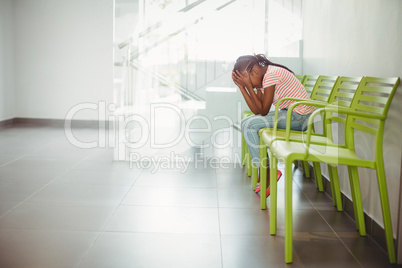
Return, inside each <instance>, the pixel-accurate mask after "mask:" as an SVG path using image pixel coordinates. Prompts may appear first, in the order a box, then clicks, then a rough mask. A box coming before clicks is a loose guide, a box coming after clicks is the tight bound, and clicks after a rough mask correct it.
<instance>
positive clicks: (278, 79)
mask: <svg viewBox="0 0 402 268" xmlns="http://www.w3.org/2000/svg"><path fill="white" fill-rule="evenodd" d="M272 85H276V86H275V95H274V100H273V102H272V104H273V105H276V103H277V102H278V100H280V99H283V98H299V99H305V100H309V99H310V98H309V96H308V93H307V91H306V89H305V88H304V87H303V85H302V84H301V83H300V81H299V80H298V79H297V78H296V76H295V75H294V74H292V73H291V72H289V71H288V70H286V69H284V68H281V67H278V66H273V65H270V66H268V68H267V72H266V73H265V75H264V78H263V81H262V87H263V88H266V87H269V86H272ZM292 103H295V101H290V100H287V101H283V102H281V104H280V105H279V109H285V108H288V107H289V106H290V105H291V104H292ZM313 110H314V107H312V106H308V105H298V106H296V108H295V109H294V111H295V112H296V113H298V114H311V113H312V112H313Z"/></svg>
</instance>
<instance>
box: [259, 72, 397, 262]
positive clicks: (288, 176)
mask: <svg viewBox="0 0 402 268" xmlns="http://www.w3.org/2000/svg"><path fill="white" fill-rule="evenodd" d="M399 81H400V79H399V77H397V78H375V77H364V78H363V79H362V81H361V82H360V84H359V86H358V88H357V90H356V93H355V96H354V97H353V100H352V103H351V106H350V108H345V107H341V106H337V105H328V106H326V107H324V108H320V109H318V110H316V111H315V112H313V114H312V115H311V117H310V118H309V122H308V123H309V125H308V130H307V138H306V141H305V142H304V141H303V142H298V141H291V140H290V131H288V129H287V131H286V140H275V141H274V142H272V144H271V152H272V156H273V157H272V158H271V159H270V163H271V164H272V165H271V170H273V172H276V169H277V166H276V164H277V161H278V160H277V159H281V161H283V162H284V164H285V262H286V263H291V262H292V259H293V257H292V255H293V217H292V163H293V162H294V161H295V160H303V161H313V162H322V163H327V164H331V165H346V166H348V173H349V180H350V187H351V192H352V198H353V206H354V212H355V217H356V225H357V229H358V230H359V233H360V235H361V236H365V235H366V229H365V225H364V214H363V204H362V200H361V193H360V182H359V176H358V170H357V168H358V167H365V168H371V169H375V170H376V172H377V180H378V186H379V193H380V201H381V208H382V216H383V221H384V231H385V239H386V244H387V249H388V257H389V262H390V263H395V262H396V254H395V245H394V240H393V231H392V222H391V213H390V209H389V200H388V191H387V185H386V178H385V170H384V160H383V146H382V145H383V134H384V124H385V120H386V118H387V113H388V110H389V107H390V105H391V101H392V98H393V96H394V95H395V92H396V89H397V87H398V85H399ZM291 111H292V110H291V109H290V108H289V111H288V112H289V113H291ZM321 113H325V114H326V120H329V119H331V118H332V117H335V118H336V117H339V118H341V119H342V120H344V121H345V132H344V135H345V144H344V145H341V146H335V145H333V144H332V145H321V144H313V143H312V142H311V138H312V125H313V120H314V117H315V116H316V115H318V114H321ZM341 114H342V115H346V117H345V118H342V117H340V116H339V115H341ZM327 122H328V121H327ZM327 122H325V123H327ZM288 126H290V120H288V122H287V127H288ZM355 130H359V131H362V132H366V133H367V134H371V135H374V137H375V160H367V159H364V158H361V157H359V156H358V155H357V154H356V152H355V139H354V132H355ZM263 161H267V160H266V158H265V159H263ZM274 191H275V193H273V192H274ZM276 191H277V183H276V181H275V180H272V182H271V195H272V196H271V200H272V198H276V195H277V193H276ZM276 216H277V215H276V207H273V203H272V202H271V211H270V222H271V229H270V230H271V234H272V235H274V234H275V233H276ZM272 225H273V226H274V227H275V228H274V229H273V228H272Z"/></svg>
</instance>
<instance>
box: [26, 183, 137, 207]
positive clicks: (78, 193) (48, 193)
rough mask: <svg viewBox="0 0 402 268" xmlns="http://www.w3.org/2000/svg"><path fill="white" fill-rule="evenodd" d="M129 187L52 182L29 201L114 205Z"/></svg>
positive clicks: (120, 199) (121, 198)
mask: <svg viewBox="0 0 402 268" xmlns="http://www.w3.org/2000/svg"><path fill="white" fill-rule="evenodd" d="M129 189H130V186H106V185H73V184H50V185H48V186H46V187H44V188H43V189H41V190H40V191H39V192H38V193H36V194H35V195H33V196H32V197H30V198H29V199H28V200H27V202H32V203H55V204H57V203H62V204H74V205H83V206H114V205H118V204H119V203H120V202H121V201H122V200H123V198H124V196H125V195H126V194H127V192H128V190H129Z"/></svg>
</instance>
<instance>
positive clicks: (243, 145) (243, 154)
mask: <svg viewBox="0 0 402 268" xmlns="http://www.w3.org/2000/svg"><path fill="white" fill-rule="evenodd" d="M246 146H247V145H246V139H245V138H244V135H243V133H242V134H241V164H242V165H243V166H244V165H245V164H246Z"/></svg>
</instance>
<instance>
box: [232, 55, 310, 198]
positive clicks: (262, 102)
mask: <svg viewBox="0 0 402 268" xmlns="http://www.w3.org/2000/svg"><path fill="white" fill-rule="evenodd" d="M232 79H233V82H234V83H235V84H236V85H237V86H238V87H239V89H240V92H241V93H242V94H243V97H244V99H245V101H246V103H247V105H248V107H249V108H250V110H251V111H252V112H253V113H254V115H253V116H250V117H246V118H244V119H243V120H242V121H241V128H242V131H243V135H244V138H245V140H246V143H247V146H248V149H249V151H250V155H251V161H252V163H253V164H255V165H256V166H257V167H259V166H260V158H259V155H260V153H259V148H260V138H259V136H258V131H259V130H260V129H262V128H274V121H275V111H274V110H272V111H270V109H271V105H276V103H277V102H278V100H280V99H282V98H299V99H306V100H309V96H308V93H307V91H306V90H305V88H304V87H303V85H302V84H301V83H300V81H299V80H298V79H297V78H296V76H295V75H294V73H293V72H292V71H291V70H290V69H289V68H287V67H285V66H283V65H280V64H276V63H273V62H271V61H269V60H268V59H267V58H266V57H265V56H264V55H263V54H258V55H254V56H253V55H246V56H241V57H239V58H238V59H237V60H236V63H235V65H234V68H233V71H232ZM254 89H255V90H254ZM292 103H294V101H290V100H287V101H283V102H282V103H281V104H280V105H279V109H280V110H279V113H278V122H277V127H278V128H281V129H285V128H286V117H287V108H288V107H289V106H290V105H291V104H292ZM313 110H314V107H312V106H307V105H299V106H296V108H295V109H294V110H293V112H292V120H291V129H292V130H298V131H304V130H306V128H307V121H308V118H309V117H310V114H311V113H312V112H313ZM281 175H282V173H281V172H280V171H279V170H278V177H277V179H278V180H279V178H280V177H281ZM268 176H269V172H268V174H267V178H269V177H268ZM267 183H268V184H267V185H269V180H268V182H267ZM255 191H256V193H258V192H259V191H260V186H259V185H258V186H257V188H256V190H255ZM269 194H270V188H269V187H268V189H267V197H268V196H269Z"/></svg>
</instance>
